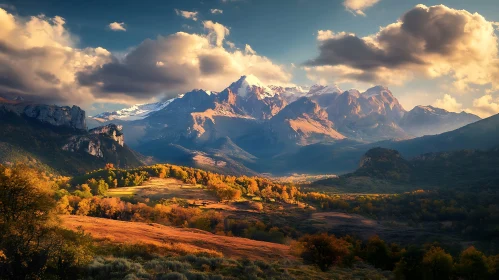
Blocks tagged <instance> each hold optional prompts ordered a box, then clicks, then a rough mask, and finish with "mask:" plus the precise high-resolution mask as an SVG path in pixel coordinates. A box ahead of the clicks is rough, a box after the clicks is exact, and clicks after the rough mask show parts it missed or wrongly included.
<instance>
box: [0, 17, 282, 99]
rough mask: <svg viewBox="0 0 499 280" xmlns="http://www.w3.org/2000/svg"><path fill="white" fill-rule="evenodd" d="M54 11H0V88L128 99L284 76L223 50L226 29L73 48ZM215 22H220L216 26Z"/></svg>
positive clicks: (269, 65) (266, 62) (276, 68)
mask: <svg viewBox="0 0 499 280" xmlns="http://www.w3.org/2000/svg"><path fill="white" fill-rule="evenodd" d="M64 25H65V21H64V19H63V18H61V17H54V18H48V17H45V16H36V17H31V18H29V19H23V18H20V17H17V16H14V15H12V14H9V13H8V12H6V11H5V10H3V9H0V94H4V95H5V94H6V95H12V96H18V95H20V96H23V97H25V98H26V99H28V100H35V101H39V102H44V103H57V104H78V105H80V106H81V105H83V106H89V105H90V104H91V103H95V102H111V103H128V104H132V103H136V102H138V101H148V100H151V99H152V98H156V97H162V96H165V97H166V96H176V95H177V94H179V93H184V92H187V91H190V90H192V89H194V88H204V89H209V90H223V89H224V88H225V87H227V86H228V85H229V84H230V83H232V82H233V81H235V80H237V79H238V78H239V77H240V76H242V75H245V74H253V75H256V76H258V77H259V78H261V80H262V81H263V82H267V83H275V84H286V83H289V81H290V79H291V75H290V74H289V73H288V72H287V71H286V69H285V68H284V67H282V66H280V65H277V64H274V63H273V62H272V61H271V60H270V59H268V58H266V57H264V56H261V55H258V54H256V53H252V54H249V53H247V52H245V51H244V50H238V49H231V50H230V49H226V48H224V38H225V36H226V35H228V29H226V28H225V27H223V25H220V24H217V23H208V24H207V26H206V31H207V34H189V33H184V32H178V33H175V34H172V35H169V36H159V37H157V38H156V39H147V40H145V41H143V42H142V43H141V44H139V45H138V46H136V47H134V48H132V49H131V50H130V51H129V52H128V53H126V54H122V53H117V54H116V55H113V54H112V53H110V52H109V51H107V50H105V49H103V48H100V47H97V48H85V49H78V48H76V47H75V41H76V39H75V38H74V36H72V35H71V34H70V33H69V32H68V31H67V29H66V28H65V27H64ZM222 27H223V28H222Z"/></svg>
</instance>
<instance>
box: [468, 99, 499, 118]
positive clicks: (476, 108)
mask: <svg viewBox="0 0 499 280" xmlns="http://www.w3.org/2000/svg"><path fill="white" fill-rule="evenodd" d="M466 111H468V112H470V113H473V114H476V115H478V116H480V117H482V118H486V117H490V116H491V115H495V114H497V113H499V99H498V98H494V97H493V96H492V95H490V94H486V95H484V96H482V97H480V98H477V99H475V100H473V107H472V108H471V109H468V110H466Z"/></svg>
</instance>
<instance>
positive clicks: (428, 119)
mask: <svg viewBox="0 0 499 280" xmlns="http://www.w3.org/2000/svg"><path fill="white" fill-rule="evenodd" d="M479 120H481V118H480V117H478V116H476V115H473V114H470V113H466V112H461V113H454V112H449V111H447V110H444V109H440V108H435V107H432V106H416V107H414V109H412V110H411V111H409V112H407V113H406V114H405V115H404V117H403V118H402V119H401V120H400V123H399V124H400V126H401V127H402V128H403V129H404V130H405V131H406V132H408V133H410V134H412V135H414V136H423V135H433V134H439V133H443V132H447V131H451V130H454V129H457V128H460V127H463V126H465V125H467V124H470V123H473V122H476V121H479Z"/></svg>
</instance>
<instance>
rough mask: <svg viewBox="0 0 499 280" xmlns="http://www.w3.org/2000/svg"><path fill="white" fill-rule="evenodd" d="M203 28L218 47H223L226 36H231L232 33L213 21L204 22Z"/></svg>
mask: <svg viewBox="0 0 499 280" xmlns="http://www.w3.org/2000/svg"><path fill="white" fill-rule="evenodd" d="M203 26H204V28H205V29H207V30H208V31H209V33H208V35H209V37H210V38H211V39H212V40H213V41H215V42H216V44H217V46H219V47H220V46H222V43H223V41H224V40H225V36H227V35H229V33H230V31H229V29H228V28H227V27H225V26H224V25H223V24H220V23H218V22H213V21H211V20H208V21H203Z"/></svg>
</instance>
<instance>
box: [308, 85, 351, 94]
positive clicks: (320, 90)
mask: <svg viewBox="0 0 499 280" xmlns="http://www.w3.org/2000/svg"><path fill="white" fill-rule="evenodd" d="M342 92H343V91H342V90H341V89H340V88H339V87H338V86H337V85H332V86H329V85H326V86H324V85H313V86H311V87H310V91H309V92H308V94H309V95H322V94H332V93H342Z"/></svg>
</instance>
